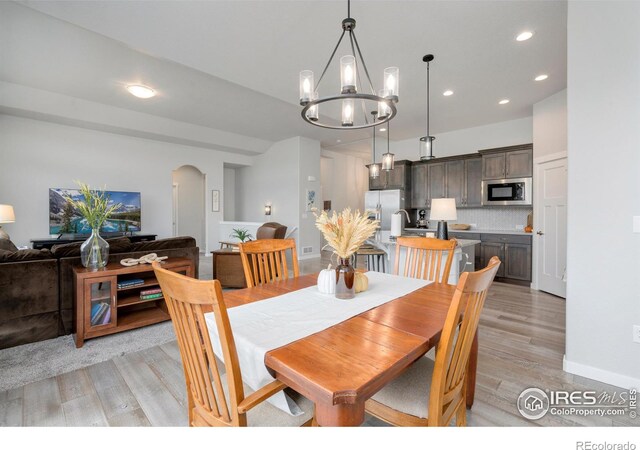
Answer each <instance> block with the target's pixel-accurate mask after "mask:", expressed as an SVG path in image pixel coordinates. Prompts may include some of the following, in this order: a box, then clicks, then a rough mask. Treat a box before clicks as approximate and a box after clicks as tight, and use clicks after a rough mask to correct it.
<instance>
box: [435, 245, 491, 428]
mask: <svg viewBox="0 0 640 450" xmlns="http://www.w3.org/2000/svg"><path fill="white" fill-rule="evenodd" d="M499 267H500V259H498V257H496V256H494V257H493V258H491V260H490V261H489V264H488V265H487V267H486V268H484V269H482V270H479V271H477V272H471V273H470V272H465V273H463V274H462V275H461V276H460V280H459V281H458V285H457V288H456V292H455V294H454V296H453V300H452V301H451V306H450V307H449V311H448V313H447V317H446V319H445V324H444V327H443V329H442V334H441V336H440V342H439V343H438V347H437V351H436V361H435V366H434V370H433V378H432V382H431V392H430V395H429V425H436V426H446V425H448V424H449V422H450V421H451V419H452V418H453V415H454V414H456V413H460V411H461V410H462V411H463V412H464V410H463V408H465V404H466V402H465V400H466V399H465V396H466V392H465V387H466V376H467V367H468V364H469V356H470V355H471V347H472V345H473V340H474V338H475V335H476V332H477V330H478V323H479V321H480V313H481V312H482V308H483V306H484V302H485V299H486V297H487V292H488V290H489V287H490V286H491V283H492V282H493V279H494V277H495V275H496V272H497V271H498V268H499ZM456 333H457V336H456Z"/></svg>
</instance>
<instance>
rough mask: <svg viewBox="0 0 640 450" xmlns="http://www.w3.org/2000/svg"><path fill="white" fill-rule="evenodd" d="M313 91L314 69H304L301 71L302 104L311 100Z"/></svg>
mask: <svg viewBox="0 0 640 450" xmlns="http://www.w3.org/2000/svg"><path fill="white" fill-rule="evenodd" d="M312 91H313V71H311V70H303V71H301V72H300V104H301V105H305V104H307V103H309V101H310V100H311V92H312Z"/></svg>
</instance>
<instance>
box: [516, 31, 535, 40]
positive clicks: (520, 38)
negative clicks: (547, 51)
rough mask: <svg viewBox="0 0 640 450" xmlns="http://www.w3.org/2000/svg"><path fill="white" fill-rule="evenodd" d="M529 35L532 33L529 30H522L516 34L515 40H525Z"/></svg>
mask: <svg viewBox="0 0 640 450" xmlns="http://www.w3.org/2000/svg"><path fill="white" fill-rule="evenodd" d="M531 36H533V33H532V32H531V31H523V32H522V33H520V34H519V35H518V36H516V41H520V42H522V41H526V40H527V39H531Z"/></svg>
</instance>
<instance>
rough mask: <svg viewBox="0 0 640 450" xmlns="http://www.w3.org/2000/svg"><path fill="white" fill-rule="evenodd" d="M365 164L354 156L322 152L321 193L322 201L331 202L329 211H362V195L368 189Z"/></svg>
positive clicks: (367, 175) (327, 151)
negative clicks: (346, 209) (349, 209)
mask: <svg viewBox="0 0 640 450" xmlns="http://www.w3.org/2000/svg"><path fill="white" fill-rule="evenodd" d="M365 164H367V162H365V161H364V160H362V159H360V158H357V157H354V156H350V155H346V154H343V153H339V152H334V151H329V150H322V165H321V168H322V192H323V195H324V200H331V209H333V210H335V211H342V210H343V209H344V208H347V207H349V208H351V209H359V210H360V211H363V210H364V193H365V192H366V191H367V190H368V189H369V173H368V171H367V168H366V167H365Z"/></svg>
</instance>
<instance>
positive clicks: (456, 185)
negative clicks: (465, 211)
mask: <svg viewBox="0 0 640 450" xmlns="http://www.w3.org/2000/svg"><path fill="white" fill-rule="evenodd" d="M464 182H465V176H464V159H460V160H457V161H447V162H446V163H445V185H446V189H445V195H446V197H447V198H454V199H455V200H456V206H457V207H461V206H464Z"/></svg>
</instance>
